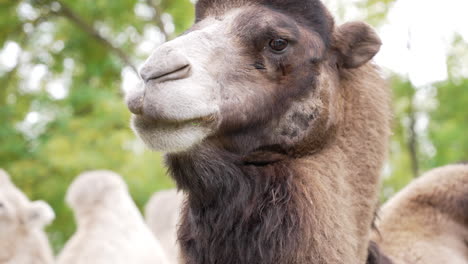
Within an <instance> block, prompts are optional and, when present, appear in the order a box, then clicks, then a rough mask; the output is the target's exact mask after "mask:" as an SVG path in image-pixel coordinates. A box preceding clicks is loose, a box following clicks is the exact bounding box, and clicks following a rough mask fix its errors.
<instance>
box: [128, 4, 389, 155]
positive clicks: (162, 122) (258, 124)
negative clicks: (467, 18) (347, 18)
mask: <svg viewBox="0 0 468 264" xmlns="http://www.w3.org/2000/svg"><path fill="white" fill-rule="evenodd" d="M380 45H381V43H380V40H379V38H378V37H377V36H376V34H375V33H374V31H373V30H372V29H371V28H370V27H369V26H368V25H366V24H364V23H361V22H352V23H347V24H344V25H342V26H339V27H335V25H334V22H333V19H332V17H331V15H330V14H329V13H328V11H327V9H326V8H325V7H324V6H323V4H322V3H321V2H320V1H319V0H307V1H304V0H291V1H284V0H199V1H198V3H197V5H196V22H195V24H194V25H193V26H192V27H191V28H190V29H189V30H187V31H186V32H185V33H184V34H182V35H181V36H179V37H178V38H176V39H174V40H171V41H169V42H167V43H165V44H163V45H161V46H159V47H158V48H157V49H156V50H154V52H153V53H152V54H151V56H150V57H149V58H148V59H147V60H146V62H145V63H144V65H143V66H142V67H141V70H140V75H141V78H142V79H143V84H142V85H141V86H140V87H139V88H137V89H134V90H133V91H131V92H129V93H128V94H127V95H126V102H127V105H128V107H129V109H130V111H131V112H132V113H133V117H132V126H133V129H134V130H135V131H136V133H137V134H138V135H139V136H140V137H141V138H142V139H143V141H144V142H145V143H146V144H147V145H148V146H149V147H150V148H151V149H154V150H160V151H165V152H169V153H177V152H187V151H190V150H193V149H194V148H195V147H196V146H197V145H200V144H214V145H216V146H218V147H221V148H223V149H227V150H229V151H231V152H233V153H239V154H242V155H244V154H249V153H253V152H255V151H256V150H259V149H275V150H280V151H296V150H297V151H298V149H300V147H299V146H300V145H301V143H303V142H304V141H309V142H325V141H326V140H325V139H326V138H327V137H329V136H330V135H331V134H332V131H333V128H334V126H335V125H336V124H337V123H339V122H340V115H339V111H340V108H341V107H342V105H343V103H342V98H341V97H340V92H341V91H340V89H341V88H342V87H340V72H341V71H343V70H348V69H351V68H357V67H360V66H361V65H363V64H365V63H366V62H368V61H369V60H370V59H371V58H372V57H373V56H374V55H375V54H376V53H377V52H378V50H379V48H380ZM309 145H310V144H309ZM312 151H313V150H312Z"/></svg>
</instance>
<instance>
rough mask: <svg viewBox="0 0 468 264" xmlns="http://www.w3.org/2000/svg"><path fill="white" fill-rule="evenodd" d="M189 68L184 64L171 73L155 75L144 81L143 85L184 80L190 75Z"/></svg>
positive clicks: (188, 65)
mask: <svg viewBox="0 0 468 264" xmlns="http://www.w3.org/2000/svg"><path fill="white" fill-rule="evenodd" d="M190 68H191V67H190V64H186V65H184V66H182V67H179V68H177V69H175V70H173V71H170V72H166V73H161V74H157V75H155V76H154V77H151V78H148V79H147V80H145V84H148V83H149V82H156V83H162V82H166V81H173V80H178V79H183V78H186V77H187V76H188V75H189V74H190V70H191V69H190Z"/></svg>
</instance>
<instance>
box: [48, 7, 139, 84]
mask: <svg viewBox="0 0 468 264" xmlns="http://www.w3.org/2000/svg"><path fill="white" fill-rule="evenodd" d="M54 1H55V2H57V3H59V4H60V9H59V10H58V11H52V12H54V13H56V14H57V15H60V16H63V17H65V18H67V19H68V20H70V21H71V22H72V23H74V24H75V25H76V26H77V27H79V28H80V29H81V30H83V31H84V32H86V33H87V34H88V35H90V36H91V37H93V38H94V39H96V40H97V41H98V42H100V43H101V44H102V45H104V46H105V47H106V48H108V49H109V50H111V51H112V52H113V53H114V54H116V55H117V56H118V57H119V58H120V59H121V60H122V61H123V62H124V63H125V64H127V65H128V66H130V67H131V68H132V70H133V71H134V72H135V73H136V74H137V75H138V69H137V67H136V66H135V65H134V64H133V63H132V61H131V59H130V57H129V56H127V54H126V53H125V52H124V51H123V50H121V49H119V48H118V47H116V46H114V45H113V44H112V43H111V42H110V41H109V40H107V39H106V38H104V37H103V36H102V35H101V34H100V33H99V32H98V31H97V30H96V29H95V28H94V27H93V26H91V25H90V24H88V23H87V22H86V21H84V20H83V19H82V18H81V17H80V16H79V15H78V14H76V13H75V12H74V11H73V10H72V9H71V8H69V7H68V6H67V5H65V4H64V3H63V2H61V1H59V0H54Z"/></svg>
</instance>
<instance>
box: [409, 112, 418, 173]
mask: <svg viewBox="0 0 468 264" xmlns="http://www.w3.org/2000/svg"><path fill="white" fill-rule="evenodd" d="M409 118H410V125H409V135H408V149H409V154H410V159H411V170H412V172H413V178H416V177H418V176H419V159H418V140H417V137H418V135H417V134H416V116H415V113H414V111H413V109H411V110H410V112H409Z"/></svg>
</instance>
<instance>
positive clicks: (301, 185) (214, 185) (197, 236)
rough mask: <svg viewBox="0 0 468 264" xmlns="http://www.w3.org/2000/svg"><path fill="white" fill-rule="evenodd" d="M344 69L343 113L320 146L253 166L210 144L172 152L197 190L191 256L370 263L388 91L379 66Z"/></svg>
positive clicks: (176, 167)
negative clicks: (329, 135) (182, 151)
mask: <svg viewBox="0 0 468 264" xmlns="http://www.w3.org/2000/svg"><path fill="white" fill-rule="evenodd" d="M340 78H341V79H340V84H341V87H340V95H339V96H337V97H338V98H339V99H338V100H337V102H336V103H337V105H338V106H339V107H338V108H340V109H339V111H340V112H339V113H338V114H339V115H340V120H341V121H340V122H339V123H338V124H337V128H336V135H335V134H334V136H332V137H331V138H330V139H329V142H328V143H327V144H324V145H323V146H322V147H321V149H320V150H318V151H317V150H313V149H310V151H309V152H310V153H314V154H309V155H305V156H301V157H294V156H292V155H284V156H282V157H281V158H279V159H278V158H273V159H272V160H275V161H276V162H272V163H265V164H255V165H254V164H250V163H248V164H246V163H245V161H244V159H243V157H242V156H241V155H238V154H235V153H231V152H229V151H227V150H224V149H223V148H221V147H219V146H215V145H214V144H209V143H205V144H202V145H200V146H198V147H196V148H195V149H194V150H192V151H190V152H187V153H180V154H170V155H169V156H168V157H167V163H168V165H169V168H170V171H171V173H172V176H173V177H174V179H175V180H176V182H177V184H178V186H179V188H181V189H182V190H184V191H185V192H186V193H187V194H188V198H187V199H188V200H187V202H186V205H185V208H184V210H183V213H182V218H181V221H182V222H181V225H180V229H179V232H178V236H179V241H180V243H181V248H182V254H183V256H184V261H185V262H184V263H187V264H195V263H197V264H199V263H204V264H205V263H213V264H214V263H223V264H230V263H232V264H244V263H249V264H250V263H255V264H267V263H271V264H273V263H277V264H293V263H294V264H305V263H365V262H366V258H367V255H368V253H367V249H368V243H369V230H370V226H371V222H372V219H373V213H372V212H374V206H375V205H376V204H377V195H376V194H377V185H378V175H379V173H380V169H381V166H382V163H383V160H384V157H385V149H386V144H387V143H386V141H387V140H386V139H387V138H388V135H389V123H390V122H389V119H390V112H389V107H388V105H389V102H388V101H389V95H388V92H387V91H386V87H385V85H384V84H383V83H382V80H381V78H380V77H379V76H378V74H377V72H376V70H375V69H374V68H373V67H372V66H370V65H367V66H363V67H361V68H359V69H355V70H342V71H341V73H340ZM312 136H313V135H312ZM307 147H308V146H301V148H302V149H304V148H305V149H307ZM309 148H313V146H309ZM266 155H281V154H268V153H266Z"/></svg>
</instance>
